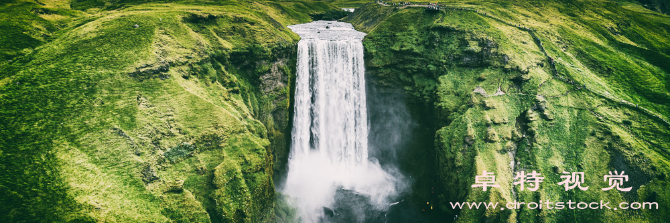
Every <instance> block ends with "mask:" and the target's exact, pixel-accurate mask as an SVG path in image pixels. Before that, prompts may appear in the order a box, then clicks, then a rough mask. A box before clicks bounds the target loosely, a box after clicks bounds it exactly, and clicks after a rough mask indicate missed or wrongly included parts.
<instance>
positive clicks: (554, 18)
mask: <svg viewBox="0 0 670 223" xmlns="http://www.w3.org/2000/svg"><path fill="white" fill-rule="evenodd" d="M394 3H396V4H395V5H394ZM432 3H440V5H439V6H440V9H439V10H427V9H426V8H425V7H420V6H421V5H413V6H412V5H410V6H405V5H400V4H401V1H387V2H384V3H375V2H370V1H358V0H355V1H347V0H344V1H338V0H325V1H309V0H296V1H289V0H285V1H284V0H276V1H272V0H268V1H242V0H239V1H238V0H184V1H151V0H7V1H3V2H1V3H0V219H1V220H0V221H1V222H296V221H298V220H297V217H296V210H295V209H294V208H293V207H291V206H290V202H287V200H288V199H286V198H285V195H282V194H280V193H278V192H276V191H275V182H280V181H281V176H282V174H283V173H284V172H285V171H286V163H287V161H288V152H289V146H290V145H289V142H290V139H291V138H290V137H291V136H290V134H291V121H292V120H291V117H292V114H293V108H292V106H293V103H292V95H293V91H294V80H295V74H296V61H297V60H296V55H297V45H296V43H297V42H298V41H299V40H300V38H299V37H298V35H297V34H295V33H293V32H291V30H290V29H288V28H287V27H286V26H287V25H292V24H300V23H307V22H311V21H312V20H317V19H340V20H341V21H344V22H349V23H352V24H353V25H354V27H355V28H356V29H357V30H359V31H363V32H366V33H367V34H368V35H367V36H366V37H365V39H364V40H363V44H364V47H365V63H366V64H365V66H366V71H367V74H366V75H367V77H368V81H369V82H371V83H373V84H374V85H375V86H377V87H378V88H380V89H390V90H397V91H401V92H403V94H404V95H405V97H404V99H405V103H406V104H407V105H408V107H409V108H410V110H411V114H412V116H413V118H414V119H416V120H418V121H417V122H418V123H419V124H420V125H421V127H422V129H428V130H427V132H428V133H427V136H426V138H428V139H430V140H433V142H429V143H426V145H427V146H424V147H422V148H410V149H413V150H417V151H422V152H425V154H430V156H426V157H424V158H421V159H419V160H414V161H413V162H414V164H407V165H405V164H403V163H401V164H400V167H399V168H400V169H402V170H403V171H405V172H408V173H412V175H413V176H415V178H416V179H418V180H417V181H416V183H415V185H414V186H413V187H412V195H411V196H412V197H413V199H412V200H413V202H415V203H416V204H415V205H416V206H418V207H421V208H423V209H424V210H425V211H424V212H422V213H421V214H422V215H424V216H425V217H426V218H428V219H432V220H435V221H437V222H450V221H452V220H455V221H457V222H667V217H666V216H668V215H670V16H668V15H667V13H668V7H669V6H668V3H667V2H665V1H661V0H640V1H624V0H612V1H606V0H595V1H587V0H552V1H540V0H522V1H504V0H488V1H487V0H482V1H477V0H472V1H432ZM340 7H356V8H357V9H356V11H354V12H353V13H351V14H348V13H343V12H342V11H341V10H340V9H339V8H340ZM347 14H348V16H346V15H347ZM417 163H418V164H421V165H423V166H421V167H416V165H417ZM484 170H486V171H488V172H494V173H495V175H496V183H497V184H499V185H500V187H498V188H490V189H489V190H488V191H482V189H481V188H473V187H471V185H473V184H474V183H475V176H476V175H481V174H482V172H483V171H484ZM615 170H616V171H619V172H621V171H625V173H626V174H627V175H628V176H629V180H628V181H627V182H625V183H624V185H623V187H632V190H631V191H629V192H620V191H617V190H616V189H614V190H609V191H603V190H602V189H601V188H607V187H609V184H608V182H607V181H604V180H603V176H604V175H607V174H608V172H609V171H612V172H614V171H615ZM521 171H525V172H527V173H528V172H532V171H537V172H538V173H541V174H542V176H543V177H545V178H544V182H543V183H542V184H541V185H540V186H539V189H538V190H537V191H534V192H533V191H529V190H521V189H520V188H519V186H514V185H513V182H514V181H515V180H514V177H515V175H514V173H515V172H521ZM563 172H584V176H585V179H584V183H583V185H585V186H588V187H589V189H588V190H580V189H577V188H575V189H572V190H568V191H566V190H565V189H564V187H563V186H560V185H557V184H558V183H559V182H561V181H562V180H563V179H562V178H561V176H562V175H563ZM515 200H516V201H523V202H539V201H565V202H567V201H568V200H572V201H577V202H581V201H583V202H599V201H600V200H604V201H609V202H610V206H611V207H617V205H618V204H619V203H621V202H629V203H632V202H640V203H643V202H655V203H657V204H658V209H639V210H633V209H628V210H616V211H615V210H608V209H604V210H579V209H575V210H570V209H563V210H558V209H528V208H522V209H518V210H514V209H504V210H501V209H488V210H487V209H483V208H481V209H463V210H456V209H454V208H452V206H451V205H449V202H456V201H473V202H480V201H482V202H500V203H501V204H505V203H507V202H512V201H515ZM455 215H458V217H457V218H456V219H454V216H455Z"/></svg>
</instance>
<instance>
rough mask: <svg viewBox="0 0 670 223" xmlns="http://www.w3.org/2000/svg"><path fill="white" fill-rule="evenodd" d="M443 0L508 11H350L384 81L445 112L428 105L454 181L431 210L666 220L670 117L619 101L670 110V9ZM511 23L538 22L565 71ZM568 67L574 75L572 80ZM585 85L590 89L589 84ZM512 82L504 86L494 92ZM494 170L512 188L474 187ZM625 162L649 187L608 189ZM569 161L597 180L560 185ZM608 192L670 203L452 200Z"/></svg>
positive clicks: (525, 218)
mask: <svg viewBox="0 0 670 223" xmlns="http://www.w3.org/2000/svg"><path fill="white" fill-rule="evenodd" d="M440 2H444V3H446V4H449V5H451V6H453V7H466V8H473V9H478V10H480V11H483V12H486V13H487V15H492V16H494V17H496V18H499V19H501V20H498V19H492V18H490V17H488V16H483V15H482V14H481V13H476V12H474V11H461V10H456V11H454V10H445V11H442V12H432V13H431V12H426V11H424V10H423V9H411V8H407V9H392V8H390V7H386V8H385V7H382V6H379V5H377V4H370V5H365V6H364V7H362V8H359V9H358V10H360V12H376V13H369V14H368V15H367V16H366V14H364V13H357V12H355V13H353V14H352V15H351V16H350V17H349V18H348V19H347V20H348V21H350V22H352V23H353V24H354V26H355V27H357V28H358V29H360V30H365V31H367V32H368V33H369V34H368V36H366V39H365V40H364V45H365V47H366V65H367V66H368V69H367V71H368V72H369V74H370V75H371V76H373V77H374V78H373V79H372V80H374V81H375V82H377V83H378V84H380V85H385V86H387V87H395V88H403V89H404V90H405V92H406V94H407V95H408V96H409V97H408V99H407V101H408V103H410V104H412V105H415V106H428V107H432V109H433V111H432V112H429V111H426V112H425V114H431V113H434V114H435V115H434V116H435V117H434V119H435V121H434V123H435V124H434V126H431V127H432V128H434V129H437V132H436V141H435V150H436V155H437V157H436V160H435V167H434V168H436V169H437V175H438V177H439V182H440V184H441V186H440V187H439V188H440V190H439V192H436V193H437V196H435V197H433V198H432V200H431V201H430V203H431V204H435V205H436V206H438V207H439V210H440V211H441V213H433V214H431V216H445V217H446V216H453V214H458V215H459V217H458V219H461V221H474V222H478V221H493V222H502V221H520V222H573V221H596V222H601V221H614V222H657V219H661V218H662V217H661V216H662V215H663V214H664V213H666V212H665V211H663V209H667V207H670V203H668V202H667V201H666V200H663V199H661V198H660V197H661V196H662V194H665V192H664V191H665V189H661V188H662V186H661V185H667V180H668V178H667V176H668V173H669V168H668V163H669V162H668V157H669V154H668V151H669V149H670V144H668V143H667V142H665V141H667V139H668V138H670V131H669V130H670V126H668V125H667V124H666V123H664V122H661V121H660V120H659V119H657V118H655V117H654V116H651V115H648V114H647V113H645V112H642V110H641V109H637V108H635V106H632V107H631V106H623V105H621V104H620V103H619V102H620V100H621V99H624V100H627V101H631V102H633V103H635V104H639V106H640V107H644V108H646V109H650V110H651V111H652V112H654V113H656V114H660V116H661V117H668V115H669V114H667V111H669V109H668V108H667V107H666V106H667V102H668V101H670V100H666V97H667V95H668V89H667V84H668V83H670V82H668V79H667V76H668V71H667V68H666V66H667V65H666V64H665V63H663V62H661V61H666V59H665V58H667V52H666V51H667V47H669V46H670V45H668V42H667V41H668V38H667V32H668V29H667V28H666V26H667V25H666V24H667V23H668V21H670V19H669V18H668V17H667V16H665V15H661V14H658V13H654V12H651V11H646V10H644V9H640V8H637V7H630V5H624V6H622V5H618V4H615V3H611V2H607V1H595V2H592V1H588V2H587V1H562V2H560V1H556V2H539V1H522V2H514V3H511V2H498V1H473V2H455V1H440ZM508 22H511V23H518V24H519V23H520V24H523V26H526V27H530V28H533V29H537V31H536V35H537V36H538V37H539V38H540V40H541V41H542V43H543V46H544V48H545V49H546V51H547V54H548V55H549V56H551V57H553V58H554V59H555V60H556V61H557V62H556V64H557V65H556V67H557V69H558V76H555V75H554V74H553V71H552V69H551V66H550V63H549V60H548V58H547V57H546V56H545V55H544V52H542V51H541V49H540V48H539V46H538V44H536V42H535V40H534V39H533V37H532V36H531V35H530V34H529V32H527V31H525V30H522V29H519V28H516V27H514V26H513V25H509V24H508ZM617 24H618V25H617ZM607 27H614V28H615V29H617V30H618V31H609V30H608V28H607ZM616 32H618V35H616V34H614V33H616ZM506 60H507V62H506ZM561 76H562V77H564V78H567V80H568V81H572V83H575V84H569V82H568V83H566V82H564V81H561V80H560V79H559V78H560V77H561ZM583 85H586V86H587V88H580V87H581V86H583ZM499 88H500V89H501V90H503V91H504V92H505V94H504V95H500V96H491V95H493V94H494V93H496V91H497V90H498V89H499ZM477 89H481V90H477ZM482 90H483V91H484V92H486V95H488V96H489V97H485V96H483V95H482V93H481V92H482ZM605 92H607V93H605ZM603 94H606V95H603ZM612 99H614V100H612ZM540 107H541V108H542V109H540ZM510 162H512V163H513V164H514V165H513V166H510ZM483 170H487V171H489V172H491V171H493V172H495V173H496V176H497V183H498V184H500V185H501V188H499V189H494V190H492V191H490V192H482V191H481V189H472V188H471V187H470V185H472V184H473V183H474V176H475V175H479V174H481V172H482V171H483ZM522 170H523V171H526V172H530V171H532V170H536V171H538V172H540V173H541V174H543V175H544V177H546V178H545V182H544V183H543V184H542V186H541V189H540V190H538V191H537V192H528V191H520V190H519V189H518V188H515V187H513V186H512V181H513V177H514V176H513V173H514V172H517V171H522ZM613 170H626V172H627V173H629V174H630V175H629V176H630V177H631V182H630V185H631V186H634V188H637V189H636V190H635V191H632V192H628V193H623V192H622V193H619V192H616V191H608V192H603V191H602V190H600V188H605V187H607V186H608V185H607V184H606V183H605V182H603V181H602V176H603V175H604V174H606V173H607V171H613ZM562 171H568V172H573V171H580V172H582V171H583V172H585V174H586V177H587V179H586V183H585V184H586V185H589V186H591V188H590V189H589V190H588V191H584V192H582V191H579V190H577V191H570V192H565V190H564V189H563V188H562V187H561V186H558V185H557V183H558V182H560V181H561V178H560V175H561V173H562ZM633 176H635V178H636V179H635V180H632V178H633ZM643 185H644V186H643ZM651 188H653V189H651ZM512 191H514V192H515V193H512ZM651 191H653V192H651ZM601 199H602V200H606V201H610V202H612V203H619V202H621V201H627V202H632V201H649V200H653V201H657V202H659V206H661V207H660V208H659V210H644V211H639V212H636V211H605V210H590V211H588V212H587V211H575V210H542V211H538V210H529V209H523V210H504V211H498V210H495V211H493V210H488V211H485V210H481V209H480V210H469V209H465V210H462V211H459V210H452V209H451V207H450V206H449V204H448V202H453V201H474V202H480V201H487V202H488V201H492V202H496V201H497V202H501V203H503V204H504V203H506V202H509V201H512V200H518V201H524V202H528V201H538V200H544V201H546V200H551V201H559V200H560V201H567V200H581V201H599V200H601ZM664 207H665V208H664ZM441 218H444V217H441Z"/></svg>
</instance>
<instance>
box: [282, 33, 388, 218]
mask: <svg viewBox="0 0 670 223" xmlns="http://www.w3.org/2000/svg"><path fill="white" fill-rule="evenodd" d="M289 28H290V29H291V30H293V31H294V32H295V33H297V34H298V35H300V37H301V38H302V39H301V40H300V42H298V64H297V79H296V92H295V110H294V111H295V112H294V118H293V129H292V141H291V153H290V157H289V164H288V168H289V170H288V174H287V178H286V183H285V185H284V189H283V190H282V191H283V192H284V193H285V194H287V195H289V196H290V197H291V198H293V199H294V200H295V206H296V207H297V208H298V211H299V214H300V217H301V219H302V221H303V222H319V221H324V220H323V219H324V210H330V209H324V208H332V205H333V203H334V202H335V196H336V193H337V191H338V190H346V191H351V192H353V193H354V194H356V195H357V196H363V197H365V198H366V199H368V200H369V202H370V203H371V204H372V206H374V208H376V209H379V210H383V209H384V208H385V207H388V202H387V201H386V200H387V198H388V196H389V195H391V194H393V193H394V192H395V191H396V186H395V185H394V182H395V179H394V177H393V175H392V174H389V173H387V172H385V171H384V170H383V169H382V168H381V166H380V165H379V164H378V163H377V162H376V161H375V160H371V159H369V158H368V131H369V129H368V117H367V107H366V95H365V68H364V62H363V44H362V39H363V37H364V36H365V33H362V32H358V31H356V30H354V29H353V26H351V24H349V23H342V22H335V21H317V22H312V23H307V24H300V25H294V26H289Z"/></svg>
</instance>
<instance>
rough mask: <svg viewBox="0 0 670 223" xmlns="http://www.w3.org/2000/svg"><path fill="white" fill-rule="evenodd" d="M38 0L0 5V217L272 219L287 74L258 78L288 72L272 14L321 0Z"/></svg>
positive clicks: (286, 44)
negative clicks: (178, 188)
mask: <svg viewBox="0 0 670 223" xmlns="http://www.w3.org/2000/svg"><path fill="white" fill-rule="evenodd" d="M41 2H42V3H43V4H45V5H38V4H35V3H34V2H32V1H14V2H12V3H8V4H3V5H2V6H0V9H2V13H0V15H2V16H3V17H2V18H3V19H2V20H0V22H1V23H0V25H2V26H3V27H11V28H10V29H8V30H10V31H11V32H2V35H3V37H2V39H0V41H2V43H1V44H0V45H2V46H3V47H8V48H11V49H9V50H4V49H3V53H4V54H3V56H5V57H7V58H11V60H12V61H11V62H8V61H3V63H0V107H1V108H2V109H0V113H1V114H0V170H1V171H0V191H2V192H0V203H2V204H3V205H2V206H1V207H0V216H3V217H2V218H3V219H4V220H6V221H13V222H22V221H31V222H33V221H43V222H67V221H87V222H88V221H107V222H109V221H116V222H149V221H151V222H169V221H177V222H194V221H197V222H203V221H204V222H206V221H210V219H211V220H213V221H216V222H218V221H234V222H250V221H254V222H258V221H270V220H272V218H273V211H272V210H273V208H272V207H273V206H274V204H273V199H274V188H273V183H272V172H273V170H272V160H271V159H272V155H271V154H272V153H273V150H274V149H277V148H278V147H281V146H283V145H280V144H282V143H277V142H281V141H282V140H283V137H284V136H283V135H282V134H283V132H285V129H286V122H287V119H288V113H287V111H286V110H287V109H288V105H289V102H288V99H287V98H288V92H289V89H288V85H287V84H286V83H290V81H288V80H284V81H283V82H282V83H284V84H283V85H281V84H280V85H276V86H273V88H270V89H269V91H266V90H262V89H261V86H262V85H263V84H266V83H265V82H263V78H264V76H266V75H268V74H272V73H276V74H279V75H280V76H283V77H286V78H287V77H288V76H289V75H290V74H291V73H294V68H293V64H294V63H295V62H293V61H291V59H290V58H293V57H295V56H294V55H293V54H294V53H295V52H294V50H293V47H292V46H293V43H295V42H296V41H297V40H298V36H297V35H295V34H293V33H292V32H290V30H288V29H286V28H285V25H288V24H295V23H303V22H308V21H309V20H310V18H309V17H308V14H311V13H315V12H323V11H327V10H330V9H331V8H330V6H328V5H325V4H322V3H306V2H273V1H268V2H237V1H201V2H193V1H191V2H184V3H146V4H138V3H137V2H130V3H128V4H121V5H119V4H117V3H118V2H112V3H114V4H110V3H105V2H102V3H103V4H89V5H88V6H87V7H84V6H81V4H80V5H77V4H79V3H81V2H73V5H75V6H77V7H75V9H70V6H69V5H68V4H60V2H61V1H41ZM99 2H101V1H98V3H99ZM56 3H59V4H60V5H59V4H56ZM95 7H103V8H95ZM105 7H106V8H105ZM78 9H86V10H85V11H81V10H78ZM37 11H49V12H51V13H42V14H40V13H35V12H37ZM9 17H12V19H7V18H9ZM135 24H138V25H139V28H133V25H135ZM35 27H38V28H39V27H44V29H38V28H35ZM4 30H5V29H4V28H3V31H4ZM26 35H28V36H30V37H31V38H32V39H31V38H26V39H27V40H26V39H23V37H25V36H26ZM41 36H46V37H43V38H42V37H41ZM18 39H21V41H23V42H20V41H19V40H18ZM17 41H19V42H17ZM292 55H293V56H292ZM287 81H288V82H287ZM275 111H280V113H277V114H283V115H279V116H273V114H274V113H272V112H275ZM273 117H275V118H273ZM277 118H278V119H277ZM271 144H275V145H271ZM157 177H158V178H160V179H158V178H157ZM176 180H183V181H184V186H183V188H184V189H185V190H184V192H181V193H178V192H174V191H172V192H171V188H173V185H174V184H176Z"/></svg>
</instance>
